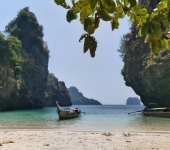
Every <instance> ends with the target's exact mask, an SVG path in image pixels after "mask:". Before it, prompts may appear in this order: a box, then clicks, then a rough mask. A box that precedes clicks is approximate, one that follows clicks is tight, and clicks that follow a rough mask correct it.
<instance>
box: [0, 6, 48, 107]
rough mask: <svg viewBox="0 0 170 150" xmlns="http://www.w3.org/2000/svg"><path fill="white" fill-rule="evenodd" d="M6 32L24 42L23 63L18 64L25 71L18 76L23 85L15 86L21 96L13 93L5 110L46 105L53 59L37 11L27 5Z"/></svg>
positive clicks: (7, 27)
mask: <svg viewBox="0 0 170 150" xmlns="http://www.w3.org/2000/svg"><path fill="white" fill-rule="evenodd" d="M5 31H6V32H7V33H8V34H9V35H10V36H13V37H16V38H17V39H19V40H20V41H21V42H22V50H21V54H20V55H22V57H23V64H22V66H16V67H18V68H20V70H21V73H20V75H18V76H17V78H18V80H19V81H20V84H21V85H20V87H16V89H15V90H17V92H16V93H17V94H16V95H17V96H18V97H16V96H15V99H14V96H13V95H10V97H8V99H7V101H6V104H5V105H3V107H2V108H1V109H2V110H15V109H35V108H42V107H43V101H44V99H45V89H46V83H47V77H48V60H49V50H48V47H47V45H46V44H45V42H44V41H43V27H42V26H41V25H39V23H38V21H37V18H36V16H35V14H33V13H32V12H30V11H29V8H28V7H26V8H24V9H22V10H21V11H20V12H19V13H18V15H17V17H16V18H14V19H13V20H12V21H11V22H10V23H9V24H8V25H7V26H6V28H5ZM13 45H14V44H13ZM13 47H15V48H16V50H15V53H18V52H19V51H18V50H17V46H16V45H14V46H13ZM13 53H14V52H13ZM15 53H14V54H15ZM18 60H19V59H18ZM13 68H14V67H13ZM14 75H15V72H14ZM18 80H17V81H18ZM11 94H12V93H11Z"/></svg>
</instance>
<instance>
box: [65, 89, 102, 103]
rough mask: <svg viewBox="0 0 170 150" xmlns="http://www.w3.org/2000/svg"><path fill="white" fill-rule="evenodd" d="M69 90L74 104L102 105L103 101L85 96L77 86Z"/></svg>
mask: <svg viewBox="0 0 170 150" xmlns="http://www.w3.org/2000/svg"><path fill="white" fill-rule="evenodd" d="M68 92H69V94H70V97H71V101H72V104H73V105H101V103H100V102H98V101H97V100H94V99H88V98H86V97H84V96H83V94H82V93H81V92H79V91H78V89H77V88H76V87H70V88H68Z"/></svg>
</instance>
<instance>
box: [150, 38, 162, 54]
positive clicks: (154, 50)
mask: <svg viewBox="0 0 170 150" xmlns="http://www.w3.org/2000/svg"><path fill="white" fill-rule="evenodd" d="M150 47H151V49H152V53H153V54H158V53H159V51H160V48H159V44H158V41H157V40H151V41H150Z"/></svg>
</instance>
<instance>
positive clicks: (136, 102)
mask: <svg viewBox="0 0 170 150" xmlns="http://www.w3.org/2000/svg"><path fill="white" fill-rule="evenodd" d="M126 105H141V103H140V100H139V98H137V97H129V98H128V99H127V101H126Z"/></svg>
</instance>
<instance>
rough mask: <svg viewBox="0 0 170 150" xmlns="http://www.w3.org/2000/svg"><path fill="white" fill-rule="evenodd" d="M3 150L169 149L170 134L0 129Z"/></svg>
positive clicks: (0, 147)
mask: <svg viewBox="0 0 170 150" xmlns="http://www.w3.org/2000/svg"><path fill="white" fill-rule="evenodd" d="M0 143H1V144H0V145H2V146H0V150H75V149H76V150H170V132H140V133H139V132H129V133H123V132H122V133H120V132H117V133H113V132H112V133H111V134H110V133H109V134H108V132H106V135H105V133H102V132H76V131H62V130H61V131H60V130H19V129H16V130H14V129H9V130H7V129H0Z"/></svg>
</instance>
